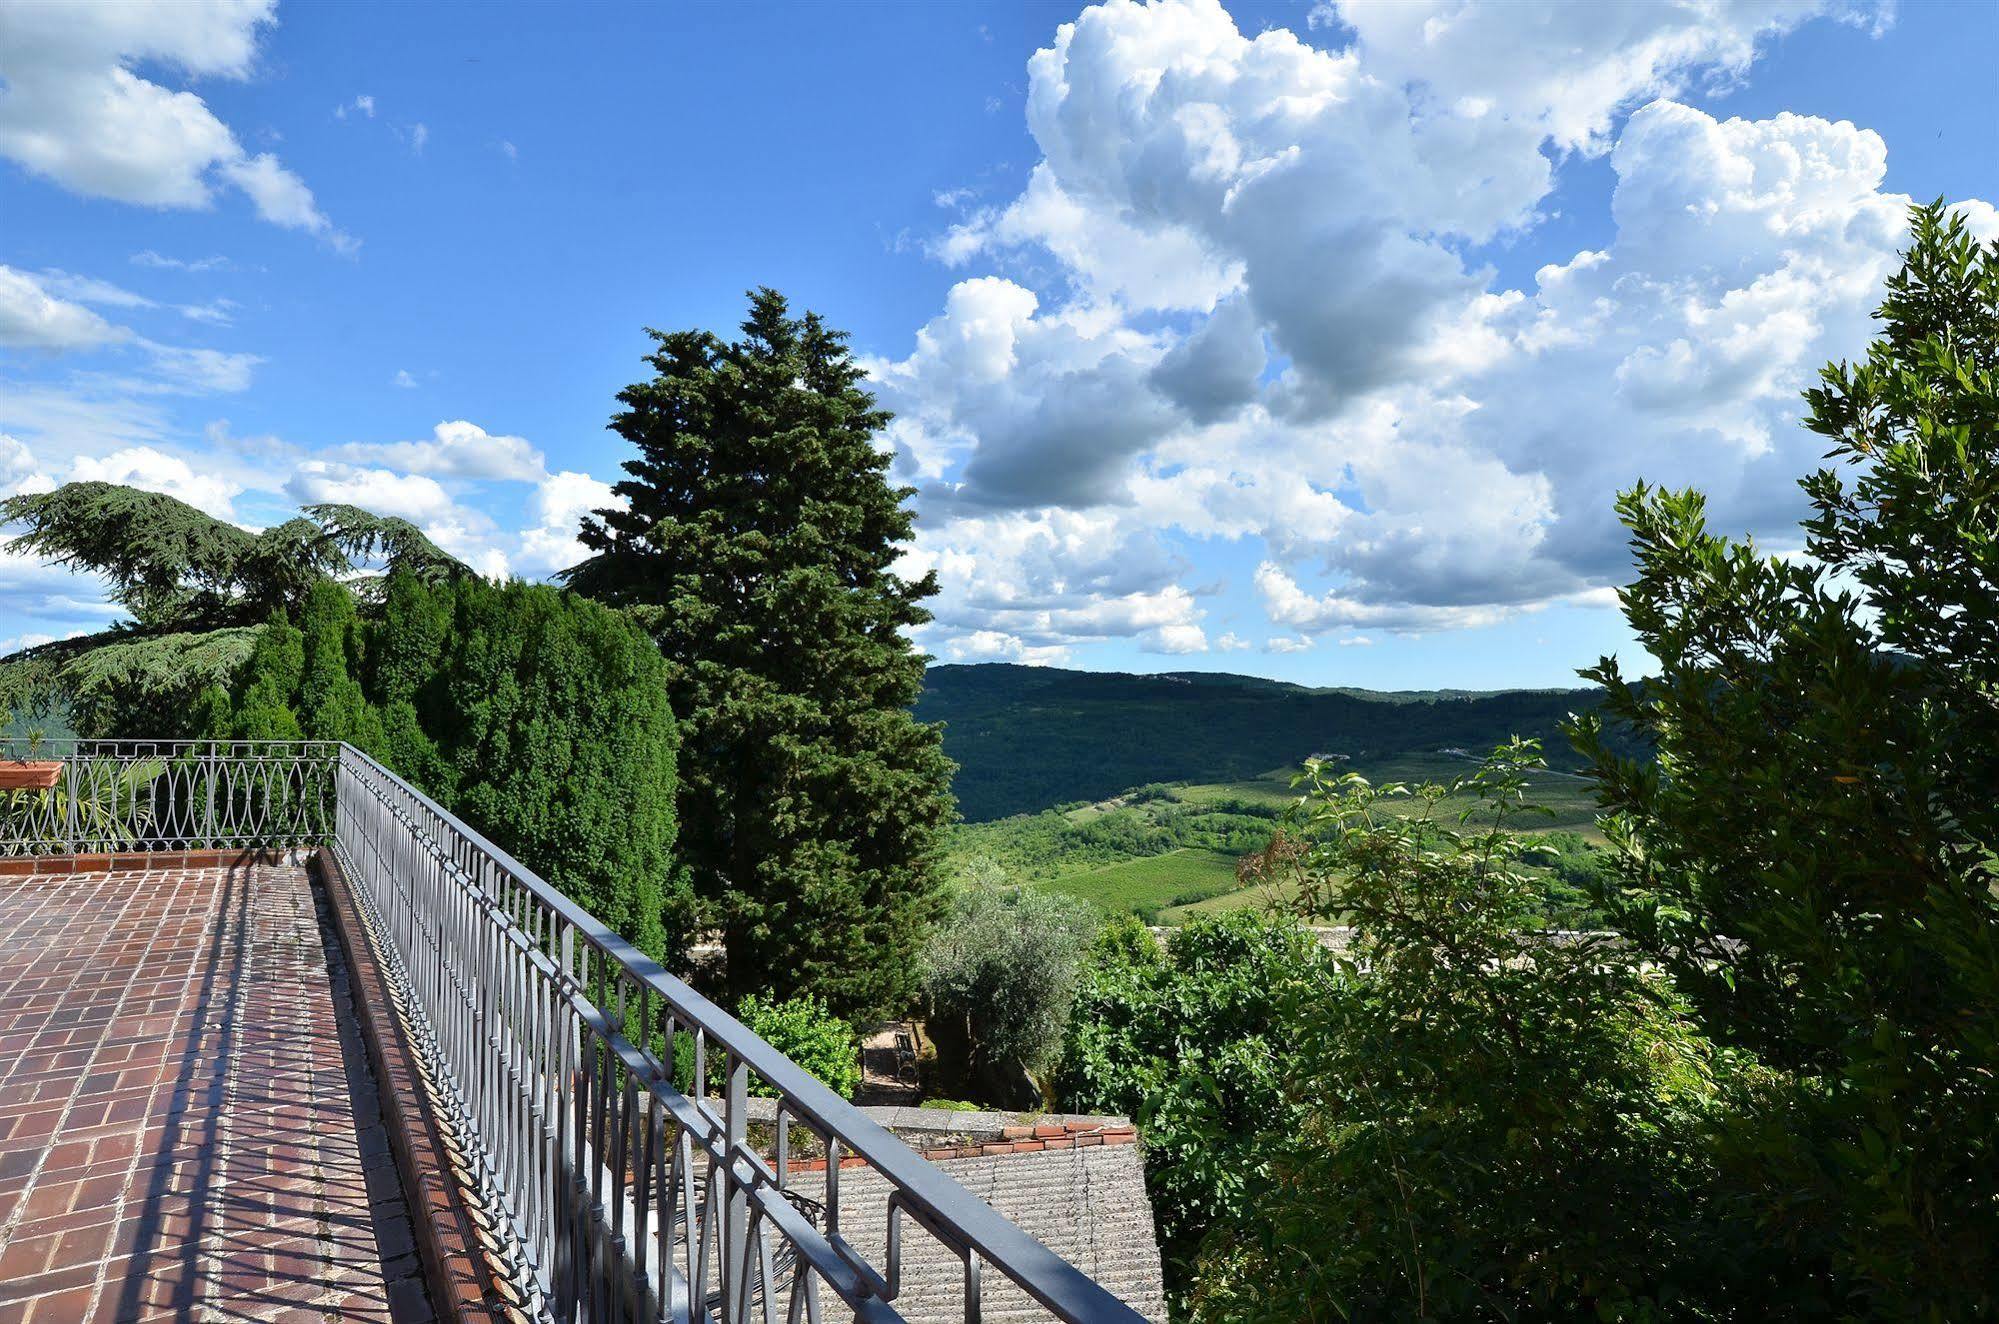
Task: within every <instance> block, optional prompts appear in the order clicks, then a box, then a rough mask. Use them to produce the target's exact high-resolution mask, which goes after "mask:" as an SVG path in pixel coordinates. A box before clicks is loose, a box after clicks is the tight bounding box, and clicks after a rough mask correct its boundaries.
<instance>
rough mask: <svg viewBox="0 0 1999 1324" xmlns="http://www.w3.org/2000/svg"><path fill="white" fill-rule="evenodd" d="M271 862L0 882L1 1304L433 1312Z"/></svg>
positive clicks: (354, 1052)
mask: <svg viewBox="0 0 1999 1324" xmlns="http://www.w3.org/2000/svg"><path fill="white" fill-rule="evenodd" d="M322 934H323V930H322V926H321V924H320V921H319V918H318V914H317V911H316V906H315V897H314V894H313V889H312V887H311V885H310V883H309V881H308V880H307V878H306V875H305V872H304V871H303V870H302V869H299V868H293V867H288V866H264V865H254V866H246V867H239V868H233V869H174V870H149V871H146V872H143V873H139V872H133V873H114V874H76V875H69V876H61V875H57V876H46V875H43V876H34V877H24V878H0V1324H17V1322H18V1321H26V1322H27V1324H69V1322H71V1321H74V1322H76V1324H82V1322H83V1321H103V1322H105V1324H111V1322H114V1321H115V1322H118V1324H122V1322H123V1321H140V1320H176V1321H184V1322H185V1324H214V1322H220V1321H286V1322H287V1324H291V1322H295V1321H296V1322H308V1321H309V1322H310V1324H326V1322H327V1321H333V1320H339V1321H364V1322H365V1321H380V1322H382V1324H388V1322H389V1321H394V1324H418V1322H420V1321H427V1320H428V1319H429V1318H430V1309H429V1306H428V1304H427V1302H426V1301H425V1299H424V1295H423V1286H422V1277H421V1273H420V1271H419V1269H418V1264H417V1260H416V1256H415V1254H414V1252H413V1249H412V1242H411V1238H410V1231H409V1223H408V1219H407V1210H406V1207H405V1206H404V1204H403V1199H402V1191H401V1189H400V1187H399V1185H398V1184H397V1181H396V1178H395V1167H394V1164H393V1162H392V1161H391V1160H390V1157H389V1154H388V1149H387V1144H386V1138H385V1135H384V1133H383V1131H382V1126H381V1120H380V1116H379V1112H378V1109H377V1104H376V1096H375V1086H374V1082H373V1078H372V1076H371V1075H370V1073H369V1071H368V1067H367V1059H366V1054H365V1052H364V1051H363V1049H362V1048H361V1045H360V1041H359V1039H358V1037H357V1035H356V1034H355V1031H354V1026H353V1021H352V1015H351V1010H350V1009H349V1007H348V1005H347V987H346V977H345V971H344V968H343V967H342V966H341V964H340V960H339V954H338V947H337V945H332V946H329V944H328V942H327V940H326V939H325V938H324V937H323V936H322Z"/></svg>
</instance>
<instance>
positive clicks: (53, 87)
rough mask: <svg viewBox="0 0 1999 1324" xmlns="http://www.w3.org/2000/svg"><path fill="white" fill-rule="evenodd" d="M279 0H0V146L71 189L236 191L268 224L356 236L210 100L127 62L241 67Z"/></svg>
mask: <svg viewBox="0 0 1999 1324" xmlns="http://www.w3.org/2000/svg"><path fill="white" fill-rule="evenodd" d="M275 7H276V0H182V3H177V4H171V5H122V4H107V3H100V2H99V0H80V2H79V3H74V4H47V3H41V2H40V0H18V2H16V3H9V4H5V5H0V82H4V83H5V84H6V94H5V95H4V96H0V156H4V157H7V158H9V159H11V160H13V161H14V162H15V163H16V164H18V165H20V166H22V167H23V168H25V169H27V170H30V171H32V172H34V173H35V174H38V175H42V176H45V177H47V178H49V179H51V180H54V181H55V182H56V183H58V184H60V185H62V186H63V187H65V188H67V189H69V190H71V191H72V192H75V193H80V194H83V195H85V196H88V197H98V198H112V199H115V200H117V201H120V202H129V203H136V204H139V205H141V206H146V207H159V208H177V209H205V208H208V207H210V206H213V205H214V201H215V195H216V193H217V191H218V190H225V189H226V190H234V191H236V192H239V193H241V194H243V195H244V196H245V197H246V198H248V200H249V201H250V204H251V205H252V206H253V207H254V208H255V209H256V212H257V214H258V215H259V216H261V217H262V218H263V219H264V220H266V221H269V222H270V223H271V224H273V225H280V226H285V227H287V228H289V229H294V230H303V231H305V232H307V233H308V234H313V235H317V236H319V237H320V238H322V239H324V240H325V241H326V242H327V243H329V244H331V245H333V246H334V247H335V248H336V249H340V250H342V251H350V250H351V249H352V248H353V246H354V241H353V240H352V239H351V238H349V237H348V236H347V235H345V234H344V233H342V232H341V231H340V230H338V229H337V228H335V227H334V225H333V222H332V221H330V220H328V219H327V217H326V214H325V213H324V212H322V211H321V210H320V208H319V204H318V203H317V202H316V201H315V200H314V199H313V195H312V190H311V189H310V188H308V187H307V186H306V183H305V181H304V180H302V179H300V178H299V176H298V175H297V174H295V173H294V172H293V171H291V170H290V169H287V168H286V167H285V165H284V164H283V163H282V162H280V161H279V160H278V158H277V156H275V155H274V154H272V153H270V152H252V151H250V150H249V149H247V148H245V147H244V145H243V143H242V140H241V139H240V138H239V137H238V136H237V134H236V132H235V131H234V130H232V129H231V128H230V127H229V126H228V125H226V124H224V123H223V122H222V121H221V120H220V119H218V118H217V117H216V115H215V113H214V112H213V111H212V110H210V109H209V108H208V104H207V103H206V102H205V101H203V100H202V98H201V97H200V96H199V95H197V94H196V93H195V92H193V91H191V90H188V89H181V90H172V89H169V88H167V87H163V86H161V85H160V84H159V83H156V82H153V81H150V80H149V79H147V78H145V77H142V76H140V75H139V74H138V73H137V72H135V68H136V67H137V66H140V65H156V66H161V67H164V68H166V69H168V70H171V71H173V72H174V73H176V74H178V75H180V76H182V77H184V78H186V79H189V80H195V79H225V80H232V81H241V80H244V79H247V78H248V77H249V76H250V75H251V73H252V72H253V71H254V70H255V67H256V58H257V45H258V40H259V37H260V35H261V33H262V32H263V30H265V29H266V28H268V27H270V26H271V25H272V24H273V23H275V22H276V16H275V13H274V10H275Z"/></svg>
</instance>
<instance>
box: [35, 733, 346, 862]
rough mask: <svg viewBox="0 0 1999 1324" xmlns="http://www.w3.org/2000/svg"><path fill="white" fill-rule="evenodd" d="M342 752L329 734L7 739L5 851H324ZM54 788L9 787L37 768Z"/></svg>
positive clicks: (66, 852)
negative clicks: (325, 737) (307, 737)
mask: <svg viewBox="0 0 1999 1324" xmlns="http://www.w3.org/2000/svg"><path fill="white" fill-rule="evenodd" d="M339 753H340V747H339V746H338V745H335V744H331V743H328V742H324V741H296V740H295V741H269V740H53V741H43V740H35V741H29V740H11V739H10V740H5V741H0V857H5V856H20V855H93V854H103V853H111V852H122V851H159V850H233V849H256V848H261V849H283V848H287V847H309V846H317V845H318V844H319V843H321V842H323V841H324V840H325V839H326V836H327V833H328V832H329V831H330V829H331V827H332V824H333V774H334V769H335V768H336V767H337V766H338V763H339ZM48 764H54V765H56V766H55V767H54V768H53V769H50V770H48V775H50V776H52V777H53V779H54V784H53V785H50V786H45V787H44V786H10V785H6V783H8V782H14V781H22V780H25V778H23V777H22V776H21V775H20V774H22V773H24V772H26V771H28V770H29V769H31V768H34V767H37V766H41V767H43V768H46V765H48Z"/></svg>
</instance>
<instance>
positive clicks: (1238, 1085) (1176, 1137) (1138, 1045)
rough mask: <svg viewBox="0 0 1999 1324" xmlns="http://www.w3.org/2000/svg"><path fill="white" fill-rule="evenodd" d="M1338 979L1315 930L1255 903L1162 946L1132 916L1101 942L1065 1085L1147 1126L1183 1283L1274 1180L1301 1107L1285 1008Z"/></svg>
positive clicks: (1079, 1097) (1082, 1101)
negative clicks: (1292, 1117) (1292, 1090)
mask: <svg viewBox="0 0 1999 1324" xmlns="http://www.w3.org/2000/svg"><path fill="white" fill-rule="evenodd" d="M1331 976H1332V969H1331V966H1330V964H1329V963H1328V961H1327V960H1326V957H1325V954H1324V953H1323V952H1322V951H1321V950H1320V948H1319V946H1318V944H1317V943H1316V942H1315V941H1314V940H1313V939H1312V937H1311V935H1310V934H1308V933H1306V932H1304V931H1303V930H1302V929H1301V928H1300V927H1299V926H1298V925H1297V924H1296V923H1294V922H1293V921H1291V920H1290V919H1289V918H1287V917H1272V916H1266V915H1260V914H1257V913H1254V912H1251V911H1234V912H1229V913H1225V914H1222V915H1218V916H1214V917H1212V918H1203V919H1198V920H1195V921H1193V922H1192V923H1189V924H1187V925H1185V926H1184V927H1182V928H1179V929H1176V930H1175V931H1174V933H1173V937H1172V940H1171V942H1169V943H1168V944H1166V945H1165V946H1164V947H1163V948H1162V947H1161V945H1160V943H1159V942H1158V941H1157V940H1156V939H1155V938H1154V937H1153V936H1152V934H1151V933H1150V932H1148V931H1147V930H1146V928H1145V926H1144V925H1142V924H1140V923H1139V922H1138V921H1137V920H1135V919H1132V918H1129V917H1120V918H1118V919H1115V920H1113V921H1111V923H1109V924H1108V925H1106V926H1105V927H1104V929H1103V931H1102V933H1101V934H1099V936H1098V937H1097V940H1096V942H1095V944H1094V945H1093V947H1092V948H1091V950H1090V958H1089V965H1088V969H1087V972H1086V974H1085V975H1084V978H1083V984H1082V990H1081V992H1080V994H1079V995H1078V997H1077V999H1076V1008H1075V1013H1074V1015H1073V1016H1072V1017H1071V1020H1070V1026H1069V1035H1068V1040H1067V1043H1066V1044H1065V1046H1064V1048H1063V1054H1062V1066H1061V1070H1060V1072H1059V1074H1058V1075H1057V1077H1056V1088H1057V1093H1058V1096H1059V1097H1060V1099H1061V1100H1062V1104H1063V1106H1064V1107H1065V1108H1068V1109H1071V1110H1073V1111H1077V1112H1097V1113H1116V1114H1121V1115H1124V1116H1128V1117H1131V1118H1133V1119H1134V1120H1135V1121H1137V1123H1138V1124H1139V1127H1140V1131H1141V1133H1142V1134H1143V1136H1144V1138H1145V1151H1146V1159H1145V1161H1146V1176H1145V1181H1146V1189H1147V1190H1148V1192H1149V1193H1150V1194H1151V1196H1152V1205H1153V1210H1154V1212H1155V1213H1156V1215H1157V1217H1158V1222H1159V1230H1160V1238H1161V1243H1162V1248H1163V1250H1164V1251H1165V1254H1166V1257H1167V1260H1168V1267H1169V1273H1170V1274H1171V1276H1172V1278H1173V1279H1174V1280H1175V1281H1176V1282H1184V1280H1185V1276H1186V1269H1187V1267H1188V1264H1189V1263H1190V1261H1191V1258H1192V1256H1193V1253H1194V1251H1195V1249H1196V1247H1197V1246H1198V1245H1199V1243H1200V1239H1201V1237H1202V1235H1203V1234H1204V1233H1205V1232H1206V1231H1207V1229H1208V1227H1209V1226H1210V1225H1211V1224H1213V1223H1216V1222H1218V1221H1221V1222H1226V1221H1231V1220H1234V1219H1238V1218H1241V1217H1243V1216H1244V1215H1245V1213H1246V1212H1247V1209H1248V1206H1249V1203H1250V1201H1251V1198H1252V1197H1253V1196H1254V1195H1255V1193H1256V1192H1258V1191H1259V1190H1261V1189H1262V1188H1263V1186H1264V1185H1265V1183H1266V1182H1267V1181H1268V1180H1269V1175H1270V1174H1269V1158H1268V1154H1269V1150H1268V1146H1267V1145H1266V1143H1265V1142H1264V1140H1263V1136H1264V1134H1265V1133H1266V1130H1267V1129H1268V1128H1271V1127H1273V1126H1275V1127H1279V1128H1281V1127H1282V1124H1283V1118H1284V1117H1286V1116H1288V1115H1289V1111H1290V1104H1289V1101H1288V1099H1287V1097H1286V1095H1285V1092H1284V1084H1285V1080H1286V1078H1287V1074H1288V1065H1287V1064H1288V1062H1289V1059H1290V1056H1291V1039H1292V1036H1291V1033H1290V1031H1289V1029H1288V1028H1287V1026H1286V1022H1285V1017H1286V1014H1287V1009H1288V1008H1289V1006H1290V1005H1291V1004H1292V1003H1293V1001H1294V1000H1296V999H1297V998H1299V997H1302V996H1304V995H1306V994H1307V993H1308V992H1309V991H1311V990H1317V989H1322V988H1323V987H1324V986H1325V984H1326V983H1327V981H1328V980H1329V979H1330V978H1331Z"/></svg>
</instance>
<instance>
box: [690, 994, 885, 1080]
mask: <svg viewBox="0 0 1999 1324" xmlns="http://www.w3.org/2000/svg"><path fill="white" fill-rule="evenodd" d="M736 1019H737V1020H739V1021H741V1022H742V1023H743V1024H744V1026H746V1027H747V1028H748V1029H749V1031H750V1033H752V1034H754V1035H756V1036H757V1037H758V1038H759V1039H762V1040H763V1041H764V1042H765V1043H767V1044H769V1045H770V1046H771V1047H772V1048H775V1049H776V1050H777V1051H778V1052H780V1053H783V1054H784V1055H785V1056H786V1057H788V1058H790V1059H791V1060H792V1061H793V1062H796V1063H797V1064H798V1065H799V1066H801V1067H804V1068H805V1070H806V1072H807V1073H808V1074H809V1075H811V1076H812V1077H813V1079H815V1080H817V1081H819V1082H820V1083H821V1084H823V1085H825V1086H826V1087H827V1088H828V1089H830V1090H832V1091H833V1092H834V1093H835V1094H837V1095H839V1096H840V1097H841V1098H843V1099H851V1098H853V1097H854V1091H855V1090H857V1089H859V1088H860V1086H861V1047H860V1041H859V1040H857V1039H856V1038H855V1037H854V1029H853V1027H852V1026H851V1025H849V1024H848V1023H847V1022H846V1021H843V1020H841V1019H840V1018H839V1017H838V1016H835V1015H834V1014H833V1013H832V1012H831V1011H829V1010H828V1009H827V1007H826V1004H825V1002H824V1001H823V1000H821V999H819V998H814V997H810V996H805V997H796V998H789V999H787V1000H785V1001H783V1002H777V1001H773V1000H772V999H770V998H768V997H761V996H759V995H757V994H754V993H753V994H751V995H750V996H749V997H746V998H744V999H743V1000H742V1002H741V1003H740V1004H739V1005H738V1006H737V1007H736ZM725 1058H726V1054H724V1053H723V1052H722V1051H721V1050H720V1049H719V1048H717V1047H716V1046H715V1045H714V1044H713V1043H710V1044H709V1045H708V1092H709V1093H710V1094H720V1093H722V1091H723V1089H724V1088H725V1087H726V1085H727V1084H728V1064H727V1062H726V1060H725ZM673 1077H674V1083H675V1084H676V1085H677V1086H679V1087H680V1089H681V1090H683V1091H691V1090H692V1087H693V1086H692V1082H693V1080H694V1036H693V1035H692V1034H691V1033H686V1032H682V1033H680V1034H676V1035H675V1036H674V1041H673ZM750 1093H751V1094H753V1095H755V1096H757V1097H758V1098H766V1099H767V1098H773V1097H775V1095H776V1091H775V1090H773V1089H772V1088H771V1087H770V1086H769V1085H768V1084H766V1083H765V1082H764V1081H763V1080H761V1079H760V1078H759V1077H758V1076H757V1074H756V1072H754V1071H752V1072H751V1073H750Z"/></svg>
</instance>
